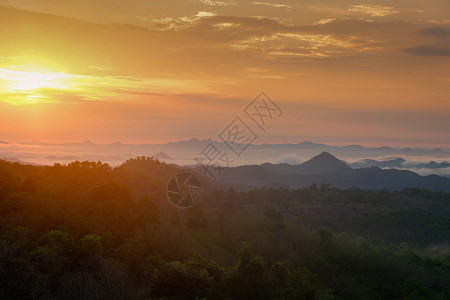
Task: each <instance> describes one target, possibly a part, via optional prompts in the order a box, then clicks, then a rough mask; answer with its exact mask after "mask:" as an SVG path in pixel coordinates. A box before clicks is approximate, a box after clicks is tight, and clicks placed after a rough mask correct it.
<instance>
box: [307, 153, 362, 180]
mask: <svg viewBox="0 0 450 300" xmlns="http://www.w3.org/2000/svg"><path fill="white" fill-rule="evenodd" d="M353 172H354V170H353V168H351V167H350V166H348V165H347V164H346V163H344V162H343V161H341V160H339V159H337V158H336V157H334V156H333V155H331V154H330V153H328V152H322V153H320V154H319V155H317V156H315V157H313V158H311V159H310V160H308V161H307V162H304V163H303V164H301V165H299V166H298V173H299V174H306V175H323V174H350V173H353Z"/></svg>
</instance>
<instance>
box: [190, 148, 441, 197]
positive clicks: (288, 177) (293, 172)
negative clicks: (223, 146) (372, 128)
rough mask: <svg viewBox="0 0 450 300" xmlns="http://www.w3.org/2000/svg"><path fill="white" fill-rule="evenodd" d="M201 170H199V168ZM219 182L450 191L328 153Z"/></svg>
mask: <svg viewBox="0 0 450 300" xmlns="http://www.w3.org/2000/svg"><path fill="white" fill-rule="evenodd" d="M197 170H199V169H197ZM218 180H219V182H221V183H222V184H225V185H227V186H230V187H234V188H236V189H239V190H248V189H253V188H264V187H271V188H273V187H287V188H295V189H296V188H302V187H307V186H310V185H311V184H319V185H321V184H325V185H331V186H334V187H338V188H351V187H357V188H361V189H388V190H402V189H405V188H425V189H431V190H437V191H450V178H446V177H442V176H437V175H428V176H420V175H418V174H416V173H414V172H411V171H407V170H397V169H381V168H379V167H368V168H359V169H354V168H352V167H350V166H349V165H347V164H346V163H344V162H342V161H341V160H339V159H337V158H336V157H334V156H333V155H331V154H330V153H328V152H322V153H321V154H319V155H317V156H315V157H313V158H311V159H310V160H308V161H307V162H305V163H303V164H299V165H295V166H293V165H287V164H269V163H265V164H262V165H259V166H258V165H249V166H240V167H236V168H230V169H229V170H227V171H225V172H224V173H223V175H222V176H220V177H218Z"/></svg>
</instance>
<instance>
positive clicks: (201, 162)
mask: <svg viewBox="0 0 450 300" xmlns="http://www.w3.org/2000/svg"><path fill="white" fill-rule="evenodd" d="M243 112H244V115H243V116H242V117H241V116H237V117H235V118H234V119H233V120H232V121H231V122H230V123H229V124H228V125H227V126H226V127H225V128H224V129H223V130H222V131H221V132H220V133H219V134H218V135H217V137H218V138H219V141H220V142H217V141H213V140H211V139H210V140H209V141H208V145H207V146H206V147H205V148H204V149H203V150H202V151H200V152H199V154H198V156H197V157H194V160H196V161H197V165H198V166H200V167H201V168H202V170H203V176H206V177H208V178H209V179H211V180H212V181H213V182H215V181H217V179H218V177H219V176H221V175H222V173H223V171H225V170H226V169H228V168H229V167H230V164H231V163H232V162H233V161H232V160H231V159H230V157H232V156H233V155H235V156H237V157H241V155H242V154H243V153H244V152H245V150H247V149H248V147H249V146H250V145H252V143H253V142H254V141H256V140H257V139H258V138H259V136H258V134H257V131H258V130H259V131H262V132H266V130H267V126H268V125H269V123H270V121H272V120H274V119H276V118H279V117H281V116H282V115H283V110H282V109H281V108H280V107H279V106H278V105H277V104H276V103H275V101H273V100H272V99H271V98H270V97H269V96H267V94H266V93H264V92H261V93H259V95H258V96H257V97H256V98H255V99H254V100H253V101H251V102H250V103H249V104H248V105H247V106H246V107H245V108H244V110H243ZM248 119H250V120H248ZM252 122H253V123H254V124H255V125H256V127H255V125H253V127H252V126H250V125H251V124H253V123H252ZM230 151H231V152H230Z"/></svg>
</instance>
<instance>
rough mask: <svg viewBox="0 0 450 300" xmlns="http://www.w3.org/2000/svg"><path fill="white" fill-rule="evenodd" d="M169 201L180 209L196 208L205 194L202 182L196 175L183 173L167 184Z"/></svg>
mask: <svg viewBox="0 0 450 300" xmlns="http://www.w3.org/2000/svg"><path fill="white" fill-rule="evenodd" d="M166 192H167V193H166V195H167V199H169V201H170V202H171V203H172V204H173V205H175V206H176V207H178V208H189V207H191V206H194V205H195V204H196V203H197V202H198V201H199V200H200V197H201V195H202V192H203V188H202V185H201V183H200V180H198V178H197V177H195V175H194V174H192V173H188V172H183V173H178V174H177V175H175V176H173V177H172V178H171V179H170V180H169V183H168V184H167V191H166Z"/></svg>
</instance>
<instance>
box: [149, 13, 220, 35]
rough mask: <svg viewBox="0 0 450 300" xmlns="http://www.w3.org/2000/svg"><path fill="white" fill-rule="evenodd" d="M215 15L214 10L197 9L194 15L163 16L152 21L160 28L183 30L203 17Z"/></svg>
mask: <svg viewBox="0 0 450 300" xmlns="http://www.w3.org/2000/svg"><path fill="white" fill-rule="evenodd" d="M214 16H217V14H216V13H215V12H211V11H199V12H198V13H197V14H195V16H191V17H189V16H184V17H180V18H170V17H164V18H160V19H153V20H152V21H153V22H154V23H155V24H156V25H157V27H158V28H159V29H161V30H183V29H187V28H189V27H191V26H194V25H195V23H196V22H197V21H199V20H201V19H203V18H211V17H214Z"/></svg>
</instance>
